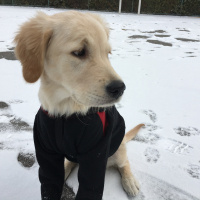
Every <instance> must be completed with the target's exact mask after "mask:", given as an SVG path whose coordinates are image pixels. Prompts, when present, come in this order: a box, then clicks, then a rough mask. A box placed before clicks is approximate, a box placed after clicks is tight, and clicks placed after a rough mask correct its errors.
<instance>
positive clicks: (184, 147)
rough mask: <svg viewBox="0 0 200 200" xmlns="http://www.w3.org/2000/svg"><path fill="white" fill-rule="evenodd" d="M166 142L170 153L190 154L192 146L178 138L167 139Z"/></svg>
mask: <svg viewBox="0 0 200 200" xmlns="http://www.w3.org/2000/svg"><path fill="white" fill-rule="evenodd" d="M168 142H169V144H168V147H167V150H168V151H170V152H171V153H176V154H182V155H187V154H190V153H191V150H192V149H193V147H191V146H189V145H188V144H186V143H184V142H180V141H178V140H174V139H168Z"/></svg>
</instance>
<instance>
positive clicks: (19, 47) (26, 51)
mask: <svg viewBox="0 0 200 200" xmlns="http://www.w3.org/2000/svg"><path fill="white" fill-rule="evenodd" d="M49 24H50V17H49V16H48V15H46V14H44V13H42V12H39V13H38V14H37V15H36V17H34V18H32V19H30V20H29V21H28V22H26V23H24V24H23V25H22V26H21V28H20V30H19V32H18V33H17V35H16V37H15V39H14V42H15V44H16V47H15V55H16V57H17V58H18V59H19V60H20V62H21V64H22V66H23V76H24V79H25V80H26V81H27V82H29V83H34V82H36V81H37V80H38V79H39V78H40V76H41V74H42V72H43V69H44V60H45V54H46V50H47V46H48V43H49V41H50V39H51V36H52V33H53V30H52V28H51V27H50V25H49Z"/></svg>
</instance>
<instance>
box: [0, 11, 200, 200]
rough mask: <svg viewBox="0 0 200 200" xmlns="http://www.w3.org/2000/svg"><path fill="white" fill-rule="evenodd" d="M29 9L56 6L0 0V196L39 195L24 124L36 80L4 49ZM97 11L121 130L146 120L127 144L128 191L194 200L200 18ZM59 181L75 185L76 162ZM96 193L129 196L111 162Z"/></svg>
mask: <svg viewBox="0 0 200 200" xmlns="http://www.w3.org/2000/svg"><path fill="white" fill-rule="evenodd" d="M37 10H42V11H44V12H45V13H47V14H54V13H57V12H62V11H64V10H60V9H52V8H27V7H26V8H24V7H0V29H1V31H0V200H27V199H28V200H39V199H40V188H39V187H40V185H39V181H38V177H37V170H38V164H37V162H35V158H34V145H33V141H32V132H31V128H32V126H33V120H34V116H35V114H36V112H37V110H38V108H39V106H40V103H39V101H38V98H37V92H38V87H39V83H36V84H32V85H31V84H27V83H25V81H24V80H23V78H22V74H21V66H20V63H19V62H18V61H16V60H14V58H13V57H12V52H13V44H12V40H13V38H14V34H15V32H16V31H17V30H18V26H19V25H20V24H21V23H23V22H25V21H26V20H27V19H28V18H30V17H31V16H33V15H34V14H35V13H36V11H37ZM98 13H99V14H100V15H101V16H102V17H104V18H105V19H106V20H107V22H108V23H109V24H110V28H111V36H110V42H111V44H112V47H113V51H112V55H111V56H110V59H111V63H112V65H113V67H114V68H115V69H116V71H117V72H118V73H119V74H120V75H121V77H122V78H123V80H124V81H125V83H126V86H127V89H126V92H125V95H124V97H123V99H122V101H121V102H120V103H119V104H117V107H118V110H119V112H120V113H121V114H122V115H123V117H124V118H125V121H126V126H127V130H129V129H130V128H132V127H134V126H135V125H137V124H138V123H141V122H143V123H145V124H146V127H145V128H144V129H142V130H141V131H140V133H139V134H138V136H137V137H136V138H135V140H134V141H131V142H129V143H128V144H127V149H128V157H129V160H130V163H131V168H132V171H133V173H134V175H135V177H136V178H137V179H138V181H139V182H140V185H141V192H140V194H139V195H138V196H137V197H136V198H134V199H135V200H200V123H199V122H200V18H197V17H178V16H177V17H173V16H153V15H140V16H139V15H135V14H120V15H119V14H117V13H104V12H98ZM2 52H4V53H2ZM8 52H9V53H10V54H9V53H8ZM8 55H10V56H8ZM12 59H13V60H12ZM3 102H5V103H6V104H5V103H3ZM23 155H24V156H23ZM23 160H25V161H27V160H28V162H23ZM23 163H26V164H23ZM27 163H28V164H27ZM67 184H68V185H69V186H71V187H72V188H73V190H74V192H76V191H77V187H78V181H77V169H75V170H74V171H73V173H72V174H71V175H70V177H69V179H68V180H67ZM103 199H104V200H114V199H115V200H127V199H129V197H127V195H126V194H125V192H124V191H123V189H122V186H121V183H120V176H119V174H118V172H117V171H116V170H115V169H108V171H107V173H106V181H105V191H104V198H103Z"/></svg>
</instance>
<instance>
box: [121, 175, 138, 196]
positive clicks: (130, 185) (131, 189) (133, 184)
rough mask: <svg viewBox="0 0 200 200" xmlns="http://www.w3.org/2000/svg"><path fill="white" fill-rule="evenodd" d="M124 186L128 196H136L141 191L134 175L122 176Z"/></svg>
mask: <svg viewBox="0 0 200 200" xmlns="http://www.w3.org/2000/svg"><path fill="white" fill-rule="evenodd" d="M122 186H123V188H124V190H125V191H126V193H127V194H128V196H136V195H137V194H138V193H139V188H140V187H139V183H138V182H137V180H136V179H135V178H134V177H130V178H122Z"/></svg>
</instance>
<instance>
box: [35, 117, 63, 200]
mask: <svg viewBox="0 0 200 200" xmlns="http://www.w3.org/2000/svg"><path fill="white" fill-rule="evenodd" d="M36 121H37V119H36V120H35V124H34V143H35V149H36V157H37V161H38V163H39V166H40V167H39V179H40V182H41V199H42V200H60V198H61V195H62V189H63V184H64V156H63V155H61V154H58V153H56V152H51V151H49V150H48V149H47V148H46V147H45V146H44V144H43V142H42V141H41V139H40V137H39V134H40V132H39V131H38V128H37V123H36Z"/></svg>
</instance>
